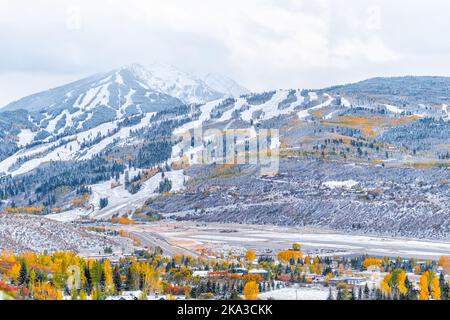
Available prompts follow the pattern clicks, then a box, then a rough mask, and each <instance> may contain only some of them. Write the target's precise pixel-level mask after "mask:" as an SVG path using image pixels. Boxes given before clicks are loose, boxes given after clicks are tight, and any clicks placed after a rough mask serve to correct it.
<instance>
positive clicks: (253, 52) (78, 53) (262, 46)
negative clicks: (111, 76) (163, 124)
mask: <svg viewBox="0 0 450 320" xmlns="http://www.w3.org/2000/svg"><path fill="white" fill-rule="evenodd" d="M449 9H450V4H448V3H443V2H442V1H437V0H430V1H429V2H427V4H424V3H423V2H421V1H419V0H411V1H406V0H403V1H400V0H399V1H395V2H393V1H388V0H371V1H360V0H315V1H308V0H245V1H242V0H240V1H238V0H228V1H211V0H189V1H186V0H166V1H160V0H128V1H126V2H124V1H120V0H109V1H107V0H96V1H95V2H94V1H88V0H72V1H69V2H63V1H57V0H42V1H39V3H37V2H31V1H25V0H15V1H12V0H0V30H2V31H3V30H7V32H2V33H0V42H1V43H2V49H3V50H1V51H0V84H1V83H5V82H6V81H7V80H6V79H7V77H8V74H11V73H21V74H22V75H23V77H21V78H22V79H23V82H22V87H23V89H21V90H20V89H17V90H15V91H17V94H19V91H21V92H23V93H25V92H27V93H28V92H29V91H30V90H31V89H34V88H35V85H34V81H35V80H34V79H35V78H36V76H39V77H40V79H41V84H42V86H44V85H45V84H48V86H51V85H52V86H53V85H54V84H55V83H54V79H56V78H60V79H65V78H71V77H72V76H75V75H78V74H89V73H95V72H98V71H103V70H108V69H111V68H115V67H118V66H120V65H123V64H127V63H130V62H140V63H142V64H144V65H145V64H148V63H151V62H153V61H164V62H167V63H170V64H173V65H176V66H178V67H180V68H181V69H186V70H187V71H198V72H218V73H223V74H225V75H228V76H230V77H232V78H234V79H236V80H237V81H238V82H241V83H242V84H243V85H245V86H247V87H249V88H250V89H253V90H265V89H271V88H280V87H284V88H289V87H319V86H325V85H329V84H333V83H336V82H339V83H341V82H347V81H356V80H360V78H366V77H369V76H372V75H394V74H402V73H407V74H414V73H425V72H426V73H429V74H440V73H442V72H443V71H442V70H445V69H446V68H450V62H449V61H448V58H447V57H448V55H449V54H450V45H449V44H448V42H446V41H445V40H443V38H442V31H444V30H447V29H448V28H450V20H449V19H447V18H446V15H445V14H444V13H445V12H448V10H449ZM414 21H417V23H413V22H414ZM412 61H414V62H415V63H411V62H412ZM26 74H28V80H27V77H26ZM43 75H48V76H43ZM61 75H63V76H61ZM52 77H53V79H52ZM18 85H20V84H18ZM9 99H11V97H10V94H6V93H5V92H4V91H3V90H0V105H1V104H4V103H5V102H6V101H8V100H9Z"/></svg>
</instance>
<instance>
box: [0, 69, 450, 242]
mask: <svg viewBox="0 0 450 320" xmlns="http://www.w3.org/2000/svg"><path fill="white" fill-rule="evenodd" d="M449 84H450V80H449V79H447V78H435V77H405V78H376V79H370V80H367V81H363V82H360V83H357V84H350V85H345V86H337V87H332V88H326V89H318V90H307V89H299V88H295V89H285V90H282V89H280V90H273V91H267V92H259V93H250V92H249V91H248V90H246V89H244V88H242V87H241V86H240V85H238V84H237V83H236V82H234V81H233V80H231V79H227V78H224V77H221V76H217V75H207V76H203V77H201V76H198V75H197V76H193V75H190V74H187V73H184V72H182V71H179V70H178V69H176V68H174V67H171V66H166V65H153V66H150V67H149V68H148V69H146V68H143V67H142V66H140V65H136V64H135V65H130V66H126V67H122V68H118V69H116V70H113V71H110V72H106V73H101V74H97V75H93V76H91V77H88V78H86V79H82V80H79V81H76V82H74V83H70V84H67V85H64V86H61V87H58V88H55V89H51V90H48V91H45V92H41V93H37V94H34V95H32V96H29V97H25V98H23V99H20V100H18V101H16V102H13V103H11V104H9V105H8V106H6V107H4V108H2V109H0V128H1V130H0V142H1V143H0V198H1V201H2V202H1V204H0V210H4V211H7V212H14V213H17V212H18V213H21V212H22V211H23V212H30V211H31V212H33V213H36V212H37V213H39V214H41V215H47V217H48V218H51V219H54V220H59V221H72V220H80V219H97V220H109V219H111V218H112V217H116V216H127V217H130V218H133V219H143V220H146V219H147V220H153V219H162V218H176V219H193V220H207V221H219V222H224V221H228V222H230V221H233V222H239V221H246V222H250V223H272V224H283V225H315V226H320V227H324V228H333V229H339V230H345V231H348V232H359V233H365V232H370V233H383V234H389V235H398V236H412V237H422V238H444V239H448V235H449V233H450V230H449V228H450V226H449V225H448V223H447V222H448V218H449V216H450V211H449V209H448V207H449V206H448V203H447V202H448V201H447V200H448V181H450V173H449V169H448V168H449V159H450V153H449V151H450V149H449V146H450V124H449V113H448V108H447V106H448V105H450V97H448V96H447V93H448V90H447V88H448V86H449ZM199 128H201V129H202V132H203V133H204V135H203V136H200V137H196V136H192V134H193V133H195V132H196V131H198V129H199ZM266 130H275V131H273V132H272V131H271V132H272V133H271V134H270V135H269V136H266V137H265V138H264V139H265V140H264V139H262V138H261V137H262V135H263V134H264V133H265V132H267V131H266ZM186 137H187V138H186ZM228 138H229V140H227V139H228ZM226 143H231V145H233V146H234V148H235V149H233V150H232V152H230V153H228V154H226V152H225V151H224V150H225V149H226V148H224V145H226ZM263 149H264V150H265V151H266V152H267V154H270V155H271V156H276V158H277V159H278V160H279V162H280V163H279V168H278V170H276V172H274V173H273V174H271V175H261V170H260V169H261V167H263V164H262V159H263V157H261V156H260V155H261V154H260V151H261V150H263ZM257 153H258V154H259V156H258V157H253V155H255V154H257ZM227 156H229V157H231V158H232V159H233V160H235V159H241V162H239V163H236V161H234V162H233V163H226V164H224V163H223V160H224V157H225V158H226V157H227ZM205 159H207V160H208V162H207V163H205ZM227 159H228V160H229V159H230V158H227ZM253 160H254V161H253ZM242 161H244V163H242Z"/></svg>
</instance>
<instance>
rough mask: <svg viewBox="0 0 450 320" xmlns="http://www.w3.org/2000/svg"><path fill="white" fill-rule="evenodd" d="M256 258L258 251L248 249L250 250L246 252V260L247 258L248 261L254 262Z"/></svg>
mask: <svg viewBox="0 0 450 320" xmlns="http://www.w3.org/2000/svg"><path fill="white" fill-rule="evenodd" d="M255 259H256V253H255V251H252V250H248V251H247V252H246V253H245V260H246V261H247V262H253V261H254V260H255Z"/></svg>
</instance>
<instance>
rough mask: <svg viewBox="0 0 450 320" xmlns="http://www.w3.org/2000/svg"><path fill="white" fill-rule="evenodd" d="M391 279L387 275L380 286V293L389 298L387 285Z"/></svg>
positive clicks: (389, 293) (390, 276) (388, 286)
mask: <svg viewBox="0 0 450 320" xmlns="http://www.w3.org/2000/svg"><path fill="white" fill-rule="evenodd" d="M391 278H392V275H391V274H389V273H388V274H387V275H386V276H385V277H384V279H383V281H381V284H380V289H381V292H382V293H383V294H384V295H386V296H390V295H391V286H390V284H389V283H390V281H391Z"/></svg>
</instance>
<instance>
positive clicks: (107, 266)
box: [103, 260, 114, 294]
mask: <svg viewBox="0 0 450 320" xmlns="http://www.w3.org/2000/svg"><path fill="white" fill-rule="evenodd" d="M103 272H104V273H105V291H106V293H107V294H112V293H113V292H114V280H113V271H112V268H111V263H110V262H109V260H105V262H104V264H103Z"/></svg>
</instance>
